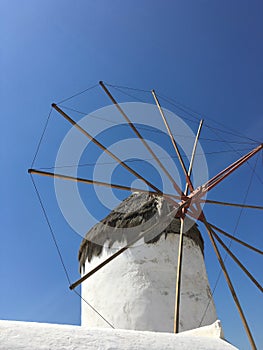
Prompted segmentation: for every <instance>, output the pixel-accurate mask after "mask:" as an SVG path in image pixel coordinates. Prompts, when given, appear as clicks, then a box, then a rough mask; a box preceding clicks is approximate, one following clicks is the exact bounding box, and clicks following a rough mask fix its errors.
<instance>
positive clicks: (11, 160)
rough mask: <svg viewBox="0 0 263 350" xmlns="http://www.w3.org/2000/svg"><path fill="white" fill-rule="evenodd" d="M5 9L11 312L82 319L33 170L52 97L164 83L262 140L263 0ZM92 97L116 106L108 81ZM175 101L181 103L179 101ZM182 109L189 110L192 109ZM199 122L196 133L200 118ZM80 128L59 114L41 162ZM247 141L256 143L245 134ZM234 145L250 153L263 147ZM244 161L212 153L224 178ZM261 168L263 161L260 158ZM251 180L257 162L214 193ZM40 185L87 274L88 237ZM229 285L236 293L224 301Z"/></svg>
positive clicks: (207, 115)
mask: <svg viewBox="0 0 263 350" xmlns="http://www.w3.org/2000/svg"><path fill="white" fill-rule="evenodd" d="M0 10H1V21H0V35H1V44H0V45H1V58H0V73H1V83H0V89H1V90H0V98H1V107H0V108H1V125H2V135H1V163H2V171H1V208H2V210H1V222H2V236H1V237H2V240H1V248H0V249H1V254H0V259H1V261H0V266H1V267H0V276H1V281H2V288H1V292H0V318H1V319H16V320H30V321H43V322H59V323H71V324H79V322H80V300H79V298H78V297H77V296H76V295H74V294H73V293H72V292H70V291H69V290H68V285H67V280H66V278H65V275H64V272H63V270H62V268H61V265H60V262H59V259H58V256H57V252H56V250H55V248H54V243H53V242H52V239H51V236H50V234H49V231H48V227H47V224H46V222H45V220H44V217H43V213H42V212H41V208H40V206H39V203H38V201H37V198H36V195H35V193H34V189H33V187H32V183H31V181H30V177H29V175H28V174H27V168H29V167H30V164H31V162H32V158H33V156H34V153H35V150H36V147H37V144H38V141H39V138H40V135H41V132H42V130H43V127H44V124H45V121H46V117H47V114H48V112H49V109H50V104H51V103H52V102H57V101H59V100H62V99H63V98H66V97H68V96H70V95H73V94H74V93H76V92H78V91H81V90H83V89H85V88H86V87H89V86H91V85H93V84H96V83H97V82H98V81H99V80H104V81H106V82H109V83H111V84H113V85H123V86H130V87H136V88H141V89H146V90H150V89H152V88H155V89H156V90H157V91H159V92H160V93H162V94H163V95H165V96H170V97H172V98H176V99H177V101H179V102H180V103H181V104H183V105H186V106H188V107H189V108H191V109H192V110H194V111H197V112H198V115H199V116H202V117H203V118H204V119H205V123H207V125H210V126H213V127H214V128H215V127H217V128H219V129H220V130H222V129H224V128H225V127H229V128H232V129H234V130H236V131H237V132H240V133H242V134H243V135H245V136H246V137H249V138H251V139H253V140H259V142H262V131H263V124H262V123H263V122H262V114H263V104H262V101H263V86H262V85H263V66H262V61H263V23H262V13H263V4H262V2H261V1H231V2H229V1H220V2H219V1H218V2H216V1H169V0H168V1H165V2H164V1H143V2H142V1H125V2H124V1H117V0H114V1H111V2H109V1H106V0H105V1H96V2H94V1H74V2H73V1H65V0H63V1H62V0H56V1H50V0H46V1H33V0H27V1H18V0H8V1H7V0H3V1H2V2H1V5H0ZM126 92H127V91H126ZM116 95H117V96H118V98H120V99H122V101H123V102H124V101H125V95H121V94H120V93H119V92H116ZM91 96H92V97H89V100H87V101H90V104H89V108H90V110H92V109H93V108H96V107H98V106H104V105H107V104H108V103H109V100H108V99H107V98H106V97H105V96H104V95H103V93H102V92H101V91H100V90H99V89H98V90H96V94H94V95H91ZM140 97H143V93H141V94H140ZM127 100H128V101H130V100H131V98H129V97H127ZM78 103H82V102H81V101H77V102H76V105H78ZM166 107H167V108H175V107H174V106H172V105H169V104H167V105H166ZM174 111H175V112H177V113H178V114H179V115H180V113H179V112H180V110H178V109H177V110H176V109H175V110H174ZM182 114H184V112H182ZM186 116H187V115H186V114H185V115H182V117H186ZM196 116H197V114H196ZM52 118H53V116H52ZM216 122H219V123H221V124H220V125H218V124H216ZM190 127H191V128H193V131H195V128H196V125H194V124H191V125H190ZM68 129H69V127H68V125H67V124H66V122H64V121H63V120H62V119H59V118H53V119H52V120H51V122H50V125H49V128H48V130H47V136H46V139H45V140H44V141H43V144H44V146H43V148H42V149H41V150H40V153H39V156H38V158H37V162H36V164H37V165H39V166H40V165H43V166H52V165H53V162H54V157H55V150H56V149H57V148H58V146H59V144H60V142H61V140H62V139H63V136H64V135H65V133H66V132H67V131H68ZM209 131H211V129H208V128H207V129H204V138H205V137H206V138H209V137H210V138H211V137H212V138H213V137H215V134H213V133H210V136H209ZM214 131H215V130H214ZM217 132H218V133H220V131H218V130H217ZM220 135H222V136H224V137H225V138H226V139H227V141H233V140H236V138H234V136H233V135H230V134H220ZM238 140H239V142H240V143H241V141H247V142H249V141H248V140H247V139H245V138H244V139H243V140H242V139H240V138H239V139H238ZM202 142H203V143H202V145H203V147H204V149H205V151H209V150H210V149H212V150H213V151H214V150H215V149H218V150H219V151H220V150H223V149H224V147H221V146H222V145H221V146H220V143H217V144H216V145H214V144H213V147H212V146H211V144H210V143H209V142H208V141H205V140H203V141H202ZM232 145H233V144H232ZM211 147H212V148H211ZM220 147H221V148H220ZM233 147H234V148H235V149H243V148H244V149H245V148H248V149H249V148H252V147H253V145H252V143H251V144H250V145H249V144H245V145H242V144H241V145H240V144H234V145H233ZM241 153H242V152H241ZM236 157H237V155H236V154H235V153H230V154H229V153H223V152H222V153H221V154H219V155H218V156H217V157H215V156H213V155H210V156H208V163H209V170H210V173H211V174H212V175H213V174H215V172H216V171H217V170H220V169H221V166H223V165H227V164H228V162H231V161H234V160H235V159H236ZM254 165H255V160H252V161H251V166H252V167H254ZM256 171H257V174H258V177H259V178H258V177H257V176H254V178H253V183H252V185H251V186H250V189H249V195H248V198H247V201H248V202H252V203H255V204H260V203H262V194H263V192H262V175H261V174H262V156H261V158H259V159H258V163H257V165H256ZM260 176H261V178H260ZM250 177H251V169H250V168H249V167H247V166H245V167H244V168H242V170H240V171H239V173H238V176H236V177H234V179H233V177H231V179H229V180H227V181H226V182H225V184H224V186H222V188H221V189H220V190H219V189H217V190H215V191H214V192H213V196H212V192H211V196H210V198H217V199H227V200H230V201H231V200H233V201H241V202H242V201H243V200H244V197H245V195H246V191H247V188H248V185H249V179H250ZM260 180H261V181H260ZM37 183H38V185H39V189H40V192H41V194H42V196H43V200H44V202H45V204H46V206H47V211H48V214H49V217H50V221H51V222H52V226H53V229H54V232H55V233H56V236H57V239H58V243H59V244H60V246H61V247H62V253H63V256H64V259H65V262H66V265H67V267H68V270H69V274H70V277H71V279H72V280H73V281H74V280H75V279H76V278H78V264H77V251H78V246H79V244H80V241H81V239H80V237H79V236H78V235H77V234H76V233H74V232H73V231H72V230H71V228H70V227H69V226H68V225H67V223H66V222H65V220H64V218H63V216H62V214H61V213H60V210H59V208H58V206H57V204H56V199H55V195H54V188H53V185H52V182H51V181H49V179H37ZM231 191H233V192H231ZM222 210H223V209H221V208H220V209H217V210H213V209H211V208H207V213H208V215H210V217H211V221H212V220H213V221H212V222H215V223H221V222H222V218H223V220H224V225H223V226H224V228H225V229H228V231H229V232H231V230H232V232H233V230H234V229H235V225H236V222H237V220H238V216H239V213H240V212H239V211H238V210H236V209H235V210H234V211H231V212H230V210H228V209H227V210H226V209H225V208H224V211H222ZM97 215H98V218H99V217H102V216H103V212H100V211H99V209H98V213H97ZM260 220H261V221H260ZM251 231H252V232H251ZM261 232H262V215H261V214H260V213H254V212H253V213H251V212H248V211H244V212H243V213H242V216H241V219H240V223H239V234H240V237H242V239H244V240H247V241H248V242H250V243H251V244H254V245H257V246H260V245H261V247H262V237H261ZM207 245H208V244H207ZM235 248H236V250H235V251H236V252H237V254H239V256H240V259H241V257H242V259H243V260H242V261H243V262H245V263H247V266H248V267H249V268H250V269H251V272H252V271H253V272H254V274H255V276H256V277H258V278H259V277H260V275H262V271H261V268H260V266H262V262H260V261H259V259H258V256H255V254H254V253H250V252H247V251H246V250H244V249H243V248H240V247H236V246H235ZM239 249H240V250H239ZM210 254H211V253H210V251H209V250H208V249H207V252H206V257H207V259H208V261H209V264H208V273H209V278H210V280H211V285H212V286H213V283H214V282H215V279H216V276H217V273H218V266H217V265H216V261H214V260H213V258H212V257H210ZM210 259H211V260H210ZM228 263H229V268H230V269H231V270H232V271H233V274H234V282H235V285H237V286H238V287H240V288H238V293H239V294H238V295H239V296H240V299H241V302H243V303H244V309H245V311H246V312H247V314H248V319H249V324H250V325H251V329H252V333H253V334H254V335H255V338H256V341H257V344H258V346H259V347H260V345H261V346H263V338H262V334H261V331H260V323H261V324H262V322H261V321H260V317H261V313H260V310H262V307H263V305H262V298H260V297H261V295H260V293H259V291H258V290H256V288H254V286H252V285H251V284H250V282H247V280H246V278H243V275H242V274H238V272H237V270H236V268H235V267H234V265H233V266H232V264H231V263H230V262H228ZM218 288H219V289H217V291H216V292H215V299H216V302H217V305H218V306H217V309H218V314H219V317H220V318H221V319H222V322H223V326H224V327H225V333H226V336H227V339H228V340H229V341H231V342H233V343H234V344H236V345H237V346H240V347H241V348H242V349H243V348H244V349H247V348H249V345H248V342H247V339H246V336H245V334H244V331H243V328H242V325H241V323H240V321H239V319H238V315H237V312H236V311H235V308H234V306H233V302H232V300H231V297H230V295H229V292H227V288H225V285H224V281H223V279H221V280H220V283H219V287H218ZM221 291H222V292H224V293H225V294H224V297H220V296H221ZM226 300H227V301H226Z"/></svg>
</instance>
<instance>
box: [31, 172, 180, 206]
mask: <svg viewBox="0 0 263 350" xmlns="http://www.w3.org/2000/svg"><path fill="white" fill-rule="evenodd" d="M28 173H29V174H34V175H42V176H48V177H53V178H56V179H61V180H69V181H75V182H81V183H86V184H88V185H95V186H103V187H109V188H115V189H117V190H123V191H129V192H139V193H149V194H153V195H156V192H155V191H150V190H143V189H140V188H136V187H129V186H123V185H118V184H113V183H107V182H102V181H96V180H90V179H84V178H81V177H74V176H69V175H63V174H58V173H52V172H47V171H42V170H37V169H28ZM159 195H160V196H162V197H164V198H167V199H168V200H170V199H171V198H174V199H180V198H181V197H180V196H176V195H174V194H168V193H163V192H162V193H160V194H158V196H159ZM173 205H174V206H175V207H179V205H178V204H177V203H176V202H175V201H173Z"/></svg>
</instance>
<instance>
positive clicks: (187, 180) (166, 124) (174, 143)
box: [152, 90, 194, 191]
mask: <svg viewBox="0 0 263 350" xmlns="http://www.w3.org/2000/svg"><path fill="white" fill-rule="evenodd" d="M152 95H153V98H154V100H155V103H156V105H157V107H158V109H159V112H160V114H161V116H162V118H163V122H164V125H165V127H166V129H167V131H168V134H169V136H170V139H171V141H172V144H173V147H174V149H175V152H176V154H177V157H178V159H179V161H180V164H181V167H182V169H183V172H184V174H185V177H186V182H187V183H188V186H189V187H190V189H191V191H193V190H194V188H193V186H192V183H191V181H190V179H189V176H188V173H187V170H186V167H185V164H184V161H183V158H182V156H181V153H180V151H179V148H178V146H177V143H176V142H175V139H174V137H173V134H172V131H171V128H170V126H169V124H168V122H167V119H166V117H165V115H164V113H163V110H162V107H161V105H160V102H159V100H158V98H157V96H156V94H155V91H154V90H152Z"/></svg>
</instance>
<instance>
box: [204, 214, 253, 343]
mask: <svg viewBox="0 0 263 350" xmlns="http://www.w3.org/2000/svg"><path fill="white" fill-rule="evenodd" d="M203 223H204V225H205V227H206V230H207V233H208V236H209V238H210V241H211V244H212V246H213V248H214V251H215V254H216V256H217V259H218V262H219V264H220V266H221V268H222V270H223V273H224V276H225V279H226V282H227V284H228V287H229V289H230V292H231V294H232V297H233V299H234V302H235V304H236V307H237V310H238V312H239V315H240V318H241V321H242V323H243V326H244V328H245V331H246V333H247V336H248V339H249V342H250V345H251V347H252V349H253V350H256V349H257V347H256V344H255V341H254V338H253V336H252V333H251V331H250V328H249V325H248V323H247V320H246V317H245V314H244V312H243V310H242V307H241V304H240V302H239V299H238V297H237V295H236V292H235V289H234V286H233V284H232V282H231V279H230V276H229V274H228V272H227V269H226V266H225V263H224V261H223V259H222V256H221V254H220V252H219V249H218V247H217V245H216V242H215V239H214V236H213V234H212V232H213V230H212V228H211V227H210V225H209V223H208V222H207V221H206V220H205V219H204V220H203Z"/></svg>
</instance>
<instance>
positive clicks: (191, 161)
mask: <svg viewBox="0 0 263 350" xmlns="http://www.w3.org/2000/svg"><path fill="white" fill-rule="evenodd" d="M203 122H204V120H203V119H201V120H200V124H199V127H198V130H197V134H196V137H195V142H194V146H193V151H192V155H191V160H190V165H189V169H188V177H189V179H191V174H192V169H193V164H194V158H195V153H196V148H197V144H198V140H199V136H200V133H201V129H202V126H203ZM188 188H189V184H188V182H187V183H186V185H185V190H184V193H185V195H186V196H187V193H188Z"/></svg>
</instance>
